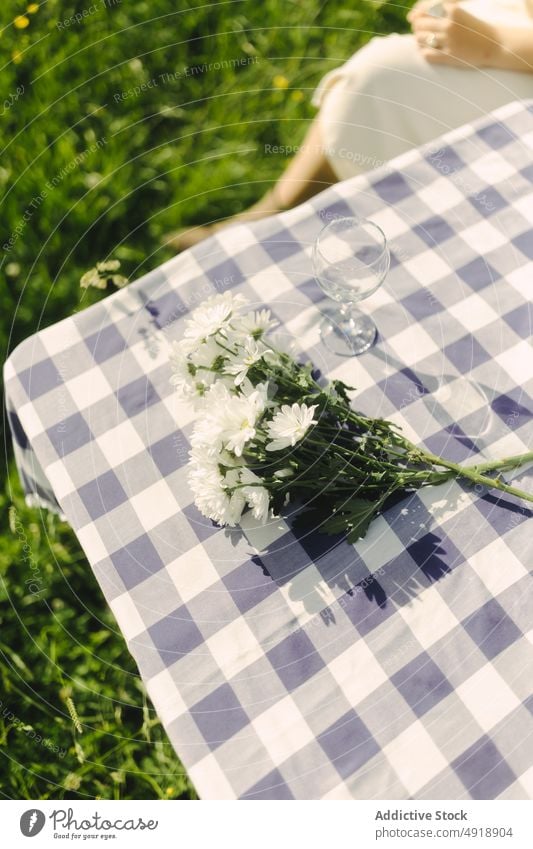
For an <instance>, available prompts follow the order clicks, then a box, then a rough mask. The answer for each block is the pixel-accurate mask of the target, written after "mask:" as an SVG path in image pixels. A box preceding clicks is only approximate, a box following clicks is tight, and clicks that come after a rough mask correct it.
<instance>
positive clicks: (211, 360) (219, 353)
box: [191, 336, 228, 373]
mask: <svg viewBox="0 0 533 849" xmlns="http://www.w3.org/2000/svg"><path fill="white" fill-rule="evenodd" d="M227 356H228V355H227V353H226V352H225V351H224V350H223V349H222V348H221V347H220V345H217V342H216V339H214V338H213V337H212V336H210V337H209V338H208V339H206V341H205V342H203V343H202V344H201V345H200V346H199V347H198V348H196V349H195V350H194V351H193V352H192V353H191V361H192V362H193V363H194V365H195V366H200V367H201V369H202V371H203V372H204V373H205V370H206V369H212V368H215V369H217V371H218V370H219V369H220V368H221V366H222V365H223V363H224V360H225V358H226V357H227Z"/></svg>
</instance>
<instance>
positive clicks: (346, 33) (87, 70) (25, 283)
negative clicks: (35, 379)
mask: <svg viewBox="0 0 533 849" xmlns="http://www.w3.org/2000/svg"><path fill="white" fill-rule="evenodd" d="M175 5H176V4H174V3H170V2H168V0H167V2H165V0H149V2H142V0H135V2H127V0H122V1H121V2H119V0H105V2H104V0H80V2H72V0H71V2H59V0H47V2H43V3H40V4H37V3H30V5H29V6H28V5H27V3H25V2H14V0H5V2H4V3H2V7H1V10H0V23H1V28H2V31H1V35H0V48H1V57H2V70H1V73H0V113H1V115H2V118H1V120H2V124H1V126H2V139H1V145H2V154H1V156H0V191H1V192H2V216H1V228H2V234H1V241H0V244H1V245H2V246H3V247H2V251H1V257H2V259H1V262H2V264H1V266H0V277H1V288H0V322H1V324H0V339H1V344H2V349H3V353H4V358H5V356H6V355H7V353H8V351H9V350H12V348H13V347H14V345H15V344H17V342H19V341H20V340H21V339H23V338H25V337H26V336H28V335H30V334H32V333H34V332H35V331H36V330H38V329H39V328H41V327H44V326H46V325H49V324H52V323H53V322H55V321H57V320H59V319H61V318H63V317H65V316H67V315H69V314H71V313H72V312H73V311H74V310H78V309H81V308H83V307H85V306H89V304H90V303H92V302H94V301H95V300H97V299H98V298H99V297H102V294H101V293H98V292H96V291H91V292H89V293H87V292H85V293H82V291H81V290H80V287H79V279H80V276H81V274H82V273H83V272H84V271H86V270H87V269H88V268H90V267H91V266H93V265H94V263H95V262H96V261H97V260H101V259H104V258H106V257H114V258H118V259H120V260H121V262H122V268H123V270H124V272H125V273H126V274H127V275H128V276H129V277H130V278H131V279H134V278H136V277H138V276H139V275H140V274H141V273H144V272H146V271H148V270H150V269H151V268H154V267H155V266H157V265H159V264H160V263H161V262H162V261H163V260H165V259H167V258H168V257H169V253H168V252H166V251H165V250H163V249H161V248H160V246H159V244H160V238H161V236H162V234H163V233H165V232H166V231H168V230H170V229H173V228H175V227H177V226H180V225H183V224H194V223H199V222H204V221H209V220H213V219H217V218H220V217H225V216H227V215H230V214H232V213H234V212H237V211H239V210H241V209H243V208H244V207H246V206H247V205H248V204H250V203H251V202H253V201H254V200H256V199H257V198H258V197H259V196H260V195H261V194H262V192H263V191H264V190H265V189H266V188H267V187H268V186H269V184H270V183H271V181H272V180H273V179H275V177H276V176H277V175H278V174H279V172H280V170H281V169H282V167H283V165H284V162H285V157H284V156H282V155H274V154H272V153H270V154H268V153H267V152H266V150H265V145H281V146H282V145H294V144H296V143H298V142H299V141H301V139H302V138H303V135H304V133H305V129H306V126H307V124H308V121H309V119H310V118H311V117H312V115H313V109H312V107H311V106H310V97H311V93H312V91H313V88H314V86H315V85H316V83H317V82H318V80H319V79H320V77H321V76H322V75H323V74H324V73H325V72H326V71H327V70H329V69H330V68H332V67H334V66H335V65H336V64H339V63H340V62H341V61H342V60H344V59H346V58H348V56H350V55H351V54H352V53H353V52H354V50H355V49H357V47H359V46H361V45H362V44H364V43H365V42H366V41H367V40H368V39H369V38H371V37H372V35H374V34H383V33H387V32H391V31H394V30H396V31H398V30H399V31H403V30H404V29H405V23H404V19H405V8H406V7H405V4H404V5H401V4H393V3H380V2H368V0H348V2H347V3H336V2H328V0H325V2H324V0H321V1H320V2H319V0H292V2H290V0H283V2H282V0H263V2H261V3H256V2H254V0H227V2H221V3H212V4H205V5H203V4H200V3H195V0H188V5H189V6H190V9H189V8H185V9H182V8H180V10H179V11H176V10H175ZM177 5H178V6H181V5H183V3H182V4H177ZM5 445H6V459H7V463H8V472H7V473H6V475H7V479H6V485H5V488H4V490H5V491H4V492H3V493H2V494H1V505H0V507H1V510H2V515H3V516H4V518H5V523H4V530H3V535H2V537H1V538H0V576H1V582H0V653H1V665H0V676H1V683H0V702H1V703H0V795H1V796H3V797H4V798H19V799H20V798H34V799H38V798H43V799H45V798H71V799H75V798H91V797H98V798H102V799H143V798H162V799H177V798H181V799H194V798H195V793H194V788H193V787H192V785H191V784H190V782H189V781H188V779H187V776H186V774H185V773H184V770H183V767H182V766H181V765H180V763H179V761H178V760H177V758H176V756H175V754H174V752H173V750H172V748H171V746H170V743H169V742H168V741H167V739H166V736H165V733H164V732H163V729H162V728H161V726H160V724H159V722H158V720H157V718H156V716H155V713H154V710H153V708H152V706H151V704H150V703H149V702H148V701H147V698H146V696H145V693H144V689H143V686H142V683H141V681H140V679H139V676H138V674H137V671H136V668H135V664H134V663H133V661H132V658H131V657H130V655H129V653H128V651H127V649H126V647H125V643H124V641H123V639H122V637H121V635H120V633H119V632H118V631H117V627H116V623H115V622H114V619H113V617H112V615H111V614H110V612H109V611H108V609H107V606H106V604H105V601H104V599H103V596H102V594H101V592H100V590H99V588H98V585H97V584H96V581H95V579H94V577H93V575H92V572H91V570H90V568H89V566H88V564H87V562H86V560H85V558H84V556H83V554H82V552H81V551H80V548H79V546H78V544H77V541H76V539H75V537H74V536H73V534H72V533H71V532H70V530H69V528H68V527H67V526H66V525H65V524H62V523H61V522H60V521H59V520H58V519H56V518H55V517H53V516H51V515H48V514H46V513H43V512H39V511H37V510H31V509H29V508H27V507H26V506H25V504H24V500H23V498H22V494H21V489H20V486H19V483H18V480H17V476H16V472H15V470H14V466H13V463H12V462H11V460H10V453H11V446H10V442H9V438H8V437H6V442H5ZM31 558H34V560H33V561H32V560H31ZM32 562H33V563H37V564H38V565H39V569H40V573H41V578H40V581H41V592H40V593H39V594H38V595H35V594H33V595H32V594H30V593H29V592H28V590H27V585H26V584H25V580H26V579H27V578H28V574H29V572H30V565H31V563H32ZM36 735H39V736H40V737H42V738H43V739H42V740H39V737H38V736H36Z"/></svg>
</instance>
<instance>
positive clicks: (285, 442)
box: [266, 404, 318, 451]
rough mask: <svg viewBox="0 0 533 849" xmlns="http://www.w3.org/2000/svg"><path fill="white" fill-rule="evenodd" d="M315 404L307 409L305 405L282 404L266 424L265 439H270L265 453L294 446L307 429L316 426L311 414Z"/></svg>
mask: <svg viewBox="0 0 533 849" xmlns="http://www.w3.org/2000/svg"><path fill="white" fill-rule="evenodd" d="M317 406H318V405H317V404H313V406H312V407H308V406H307V404H293V405H292V406H291V407H289V405H288V404H283V406H282V408H281V410H279V411H278V412H277V413H276V415H275V416H274V418H273V419H272V421H270V422H268V423H267V438H268V439H271V440H272V442H270V443H269V444H268V445H267V446H266V450H267V451H280V450H281V449H282V448H288V447H289V446H292V445H296V443H297V442H299V441H300V440H301V439H303V437H304V436H305V434H306V433H307V431H308V430H309V428H310V427H311V426H312V425H314V424H316V421H315V419H314V418H313V414H314V412H315V410H316V408H317Z"/></svg>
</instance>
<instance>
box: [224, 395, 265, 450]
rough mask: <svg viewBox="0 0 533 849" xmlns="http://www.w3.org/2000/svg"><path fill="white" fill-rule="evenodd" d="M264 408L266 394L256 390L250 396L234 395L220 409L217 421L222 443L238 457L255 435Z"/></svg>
mask: <svg viewBox="0 0 533 849" xmlns="http://www.w3.org/2000/svg"><path fill="white" fill-rule="evenodd" d="M230 398H231V396H230ZM264 409H265V399H264V396H263V395H262V394H261V393H260V392H259V391H257V390H256V391H254V392H252V393H251V395H248V396H243V395H240V396H235V397H232V398H231V400H230V402H229V403H228V404H226V405H225V407H224V408H223V409H221V410H220V411H219V414H218V416H217V421H218V423H219V425H220V438H221V440H222V444H223V445H224V447H225V448H226V449H227V450H228V451H232V452H233V453H234V454H235V456H236V457H241V456H242V452H243V450H244V446H245V445H246V443H247V442H250V440H252V439H253V438H254V437H255V435H256V423H257V420H258V418H259V417H260V416H261V415H262V413H263V412H264Z"/></svg>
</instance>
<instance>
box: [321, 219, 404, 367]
mask: <svg viewBox="0 0 533 849" xmlns="http://www.w3.org/2000/svg"><path fill="white" fill-rule="evenodd" d="M389 266H390V254H389V249H388V246H387V239H386V237H385V234H384V232H383V230H382V229H381V227H378V225H377V224H375V223H374V222H373V221H369V220H368V219H366V218H359V217H357V216H345V217H342V218H335V219H333V221H330V222H329V224H326V226H325V227H324V228H323V229H322V230H321V231H320V233H319V234H318V236H317V238H316V240H315V243H314V245H313V270H314V273H315V277H316V279H317V282H318V284H319V286H320V288H321V289H322V291H323V292H324V293H325V294H326V295H328V297H330V298H331V299H332V300H333V301H336V302H338V303H339V304H340V307H337V308H331V307H328V308H326V309H324V310H323V319H322V322H321V324H320V334H321V337H322V341H323V342H324V344H325V345H326V347H327V348H329V350H330V351H333V353H335V354H340V355H341V356H353V355H354V354H361V353H362V352H363V351H366V350H367V348H370V346H371V345H373V343H374V341H375V338H376V334H377V328H376V325H375V324H374V322H373V321H372V319H371V318H369V316H367V315H364V314H363V313H361V312H360V311H359V310H357V309H355V308H354V306H353V305H354V304H356V303H358V302H359V301H362V300H363V299H364V298H368V297H369V296H370V295H372V294H373V293H374V292H375V291H376V290H377V289H378V288H379V287H380V286H381V284H382V283H383V281H384V280H385V277H386V276H387V272H388V270H389Z"/></svg>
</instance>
